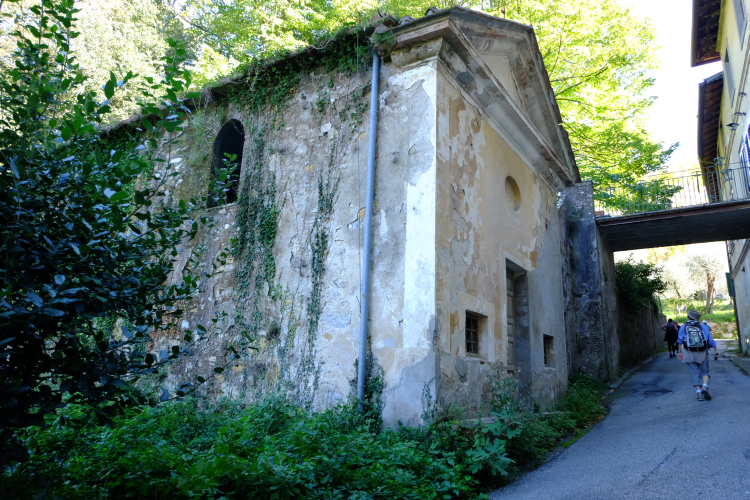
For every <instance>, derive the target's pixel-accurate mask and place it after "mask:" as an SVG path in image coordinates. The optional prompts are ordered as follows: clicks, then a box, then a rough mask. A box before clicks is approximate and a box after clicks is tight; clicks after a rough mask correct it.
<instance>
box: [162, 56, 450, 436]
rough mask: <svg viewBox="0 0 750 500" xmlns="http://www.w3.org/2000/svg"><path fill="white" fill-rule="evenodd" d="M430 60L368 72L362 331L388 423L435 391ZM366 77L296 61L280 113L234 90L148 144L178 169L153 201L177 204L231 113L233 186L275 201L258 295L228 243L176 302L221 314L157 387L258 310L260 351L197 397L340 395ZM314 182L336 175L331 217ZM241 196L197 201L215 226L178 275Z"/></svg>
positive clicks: (350, 377)
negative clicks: (235, 123) (236, 135)
mask: <svg viewBox="0 0 750 500" xmlns="http://www.w3.org/2000/svg"><path fill="white" fill-rule="evenodd" d="M436 75H437V63H436V61H434V60H432V61H426V62H422V63H419V64H416V65H414V66H413V67H410V68H403V69H401V68H398V67H396V66H395V65H393V64H390V63H388V64H384V65H383V66H382V69H381V73H380V86H381V91H380V103H379V107H380V109H379V111H380V117H379V122H378V141H377V143H378V151H377V160H376V163H377V165H376V178H375V182H376V185H375V210H374V215H373V252H372V275H371V276H372V288H371V301H370V325H369V328H370V338H369V340H370V347H371V350H372V354H373V359H374V362H375V365H376V366H375V370H374V371H373V374H377V373H378V371H379V370H382V377H383V380H384V382H385V384H384V393H383V401H384V403H385V406H384V409H383V416H384V418H385V420H386V422H387V423H389V424H391V425H394V424H395V423H396V422H397V421H399V420H401V421H403V422H404V423H406V424H416V423H420V422H421V415H422V411H423V397H422V395H423V391H424V389H425V388H429V389H430V390H431V392H432V394H435V391H436V388H435V383H436V374H437V372H436V366H437V365H436V359H437V358H436V356H435V352H434V348H433V337H434V334H435V330H436V316H435V267H436V256H435V250H434V249H435V231H436V228H435V198H436V195H435V192H436V191H435V190H436V162H435V142H436V139H435V137H436V118H435V108H436V103H435V101H436ZM369 77H370V74H369V73H368V72H367V71H362V72H361V73H360V74H359V75H354V76H352V77H345V76H342V75H338V74H332V75H331V74H317V75H315V74H311V75H303V78H302V81H301V84H300V86H299V89H298V91H297V92H296V94H295V95H294V96H293V97H292V98H291V99H290V100H289V102H288V103H287V106H286V107H285V108H284V110H283V113H282V114H281V115H280V116H273V113H271V112H269V111H268V110H264V112H261V113H249V112H247V111H246V110H245V109H244V108H243V106H242V102H241V101H240V102H234V101H228V100H226V99H225V100H222V101H221V102H219V103H213V104H210V105H208V106H207V107H206V108H205V109H203V110H202V111H200V113H198V114H196V116H195V117H193V118H191V121H190V123H186V130H185V132H184V135H185V137H183V138H182V139H183V141H182V142H181V143H179V144H176V145H175V144H172V147H171V148H168V147H167V146H168V145H169V141H168V139H170V137H168V136H164V137H163V138H162V145H161V146H160V149H159V150H158V151H157V153H158V156H160V157H161V158H162V159H164V160H165V162H164V163H162V164H160V166H159V167H158V168H162V169H164V165H171V167H172V169H174V170H176V171H177V176H176V177H174V178H173V179H172V180H170V183H169V184H168V185H167V187H166V189H165V194H166V196H165V202H167V203H176V202H178V200H179V199H188V198H189V197H191V196H199V195H200V194H205V193H206V189H207V185H208V181H209V172H210V166H211V150H212V147H213V141H214V139H215V137H216V134H217V133H218V131H219V129H220V128H221V126H222V125H223V124H225V123H226V122H227V121H228V120H232V119H236V120H239V121H240V122H241V123H242V124H243V126H244V129H245V146H244V153H243V165H242V180H241V183H240V191H242V190H243V189H249V196H259V194H258V192H259V191H263V190H264V189H265V190H269V192H272V195H268V196H270V197H272V198H273V197H274V196H275V202H276V203H278V206H279V207H280V208H279V214H278V219H277V221H278V222H277V227H276V234H275V238H274V241H273V245H272V255H273V262H274V265H275V272H274V275H273V277H272V280H271V282H269V283H264V284H263V285H262V287H261V290H262V298H261V300H260V301H258V302H257V303H256V302H255V298H256V296H258V294H257V293H255V288H254V279H255V276H256V275H257V272H256V273H253V272H250V273H248V272H247V264H246V263H244V262H242V261H241V260H242V259H240V258H238V257H236V256H231V255H230V257H229V259H228V260H227V263H226V265H225V266H222V267H221V268H220V269H219V271H222V272H221V273H220V274H216V275H214V276H212V277H210V278H207V279H205V280H204V282H203V283H202V290H201V293H200V294H198V295H197V296H196V297H195V299H194V300H193V301H192V302H191V303H189V304H186V305H185V307H184V309H185V311H186V314H185V317H184V318H183V319H182V320H181V321H182V326H183V327H184V328H190V329H192V330H193V331H195V328H196V325H204V326H207V327H208V326H209V325H211V318H212V317H219V318H220V319H219V321H218V323H217V324H216V326H215V327H214V328H213V329H211V328H209V332H207V333H206V334H204V340H203V341H202V342H199V343H198V345H197V346H196V347H195V348H194V349H193V352H194V356H191V357H188V358H185V359H183V360H182V361H180V362H177V363H175V365H174V366H173V367H172V368H171V369H170V371H169V373H168V376H167V378H166V379H163V380H159V381H156V383H157V384H159V386H160V387H161V386H164V387H170V388H175V387H178V386H179V385H180V384H181V383H182V382H183V381H184V380H186V378H187V377H188V375H191V374H200V375H202V376H204V377H208V375H210V374H211V373H212V370H213V368H214V367H216V366H221V365H223V364H224V363H225V362H226V361H227V357H226V355H227V351H226V348H227V347H228V346H229V345H231V344H232V343H233V342H234V341H236V340H237V339H238V338H240V336H241V331H242V330H245V329H247V328H248V326H253V325H256V326H257V327H258V328H257V331H256V332H254V336H255V338H256V342H255V346H256V347H257V348H258V350H257V351H256V352H251V353H249V354H248V355H246V356H244V357H242V358H240V359H238V360H236V361H235V362H233V363H231V364H232V365H233V366H232V368H231V369H229V370H227V371H224V372H223V373H221V374H219V375H216V376H215V377H214V378H213V379H212V380H211V381H210V382H209V384H208V386H207V389H206V390H207V392H208V394H209V395H210V396H212V397H220V396H229V397H235V398H243V399H245V400H248V401H251V400H254V399H257V398H260V397H262V396H263V395H266V394H269V393H270V392H273V391H279V390H282V391H284V392H286V393H287V394H292V395H293V396H295V397H297V398H298V399H299V400H300V401H301V402H307V403H309V404H311V405H312V408H315V409H323V408H326V407H330V406H333V405H336V404H339V403H342V402H344V401H345V400H346V398H347V397H348V396H349V395H350V391H351V389H352V387H353V383H354V381H355V380H356V369H355V361H356V359H357V350H358V344H359V337H358V332H359V322H360V311H359V307H360V305H359V302H360V284H361V281H360V273H361V255H362V239H363V231H362V229H363V218H364V197H365V189H366V168H367V144H368V141H369V134H370V130H369V127H368V121H367V116H368V114H369V109H367V106H366V103H367V102H369V86H368V83H369ZM363 88H364V89H365V91H364V92H363V93H361V92H360V94H361V95H360V96H359V97H357V92H358V91H361V90H362V89H363ZM355 101H356V102H355ZM363 103H364V106H363ZM357 106H360V109H361V111H362V115H361V116H362V117H364V119H363V120H362V121H361V122H360V123H356V122H353V121H352V119H350V118H349V116H350V113H351V111H352V110H353V109H357ZM320 108H324V109H323V111H321V110H320ZM171 138H172V139H173V138H174V137H171ZM258 144H260V146H259V145H258ZM255 164H260V165H261V170H262V175H261V179H262V182H260V184H259V185H258V186H248V185H247V183H248V182H249V181H248V178H249V175H250V174H249V172H248V171H249V170H252V167H253V165H255ZM256 181H257V179H256ZM256 181H254V182H256ZM334 184H335V188H334V187H332V186H334ZM321 185H323V189H324V190H325V189H329V188H330V189H335V193H334V195H333V209H332V211H331V214H330V217H328V218H323V217H321V215H320V213H319V211H320V206H321V205H320V200H321V195H320V189H321ZM326 186H328V187H326ZM242 210H245V208H244V207H243V205H242V203H241V202H238V203H232V204H229V205H225V206H221V207H217V208H213V209H208V210H207V211H206V212H205V215H206V216H207V217H208V218H209V219H210V220H211V221H212V222H213V227H211V228H205V229H202V230H201V233H200V235H199V237H198V238H197V240H196V241H194V242H188V243H186V246H185V249H184V251H183V253H182V254H181V255H180V257H179V259H178V262H177V265H176V267H175V279H178V278H179V275H180V273H181V271H182V269H183V268H184V266H185V265H186V264H187V261H188V258H189V257H190V255H191V252H192V251H193V250H195V249H196V248H198V246H204V247H205V251H204V252H203V254H202V256H201V258H200V262H201V268H203V269H209V268H210V267H211V263H212V262H214V260H215V258H216V257H217V256H219V255H220V254H221V252H222V251H225V249H227V248H229V247H230V246H231V241H230V240H231V239H232V238H238V236H239V234H240V233H241V232H242V228H241V227H239V225H238V224H239V222H238V221H240V219H241V217H240V215H241V213H242ZM321 232H324V233H325V234H326V235H327V240H328V243H327V245H326V247H325V249H324V251H323V253H322V259H323V260H322V263H323V266H324V270H323V272H322V273H321V274H320V284H319V295H320V311H319V313H318V318H317V320H318V325H319V326H318V328H317V331H311V330H313V328H312V327H311V324H312V323H313V317H312V316H314V315H315V312H314V311H312V310H311V306H310V304H311V300H312V299H311V296H312V295H314V293H315V276H313V274H314V270H313V269H312V268H313V267H315V265H314V259H315V256H314V255H313V253H314V251H315V250H314V246H315V241H316V239H315V238H316V235H317V234H320V233H321ZM247 258H248V257H247V256H245V257H244V259H247ZM243 266H244V268H243ZM243 269H245V271H243ZM243 290H244V291H243ZM269 292H270V293H269ZM313 309H314V308H313ZM222 313H225V314H226V315H225V316H223V317H221V314H222ZM217 314H218V315H219V316H216V315H217ZM174 335H176V333H174V334H173V333H167V334H165V335H163V336H162V337H161V338H160V339H158V341H157V342H156V343H155V345H154V346H153V350H154V351H156V352H158V351H160V350H162V349H169V347H170V345H171V344H173V343H174Z"/></svg>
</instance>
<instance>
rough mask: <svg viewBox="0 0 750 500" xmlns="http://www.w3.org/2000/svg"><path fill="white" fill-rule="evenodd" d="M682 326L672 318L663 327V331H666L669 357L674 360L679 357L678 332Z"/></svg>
mask: <svg viewBox="0 0 750 500" xmlns="http://www.w3.org/2000/svg"><path fill="white" fill-rule="evenodd" d="M679 328H680V325H678V324H677V323H675V322H674V320H672V318H669V320H668V321H667V322H666V323H664V325H662V327H661V329H662V330H664V342H666V343H667V346H668V347H669V357H670V358H674V357H676V356H677V332H678V329H679Z"/></svg>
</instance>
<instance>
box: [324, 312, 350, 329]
mask: <svg viewBox="0 0 750 500" xmlns="http://www.w3.org/2000/svg"><path fill="white" fill-rule="evenodd" d="M323 321H325V323H326V324H327V325H330V326H331V327H333V328H345V327H347V326H349V325H351V324H352V317H351V316H344V315H342V314H324V315H323Z"/></svg>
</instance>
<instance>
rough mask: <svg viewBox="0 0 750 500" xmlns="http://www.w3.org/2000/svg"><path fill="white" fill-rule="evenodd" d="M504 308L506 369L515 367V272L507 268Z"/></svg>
mask: <svg viewBox="0 0 750 500" xmlns="http://www.w3.org/2000/svg"><path fill="white" fill-rule="evenodd" d="M505 283H506V287H505V295H506V299H505V302H506V304H505V306H506V307H505V309H506V311H507V318H508V369H509V370H512V369H515V367H516V301H515V299H516V297H515V295H516V293H515V289H516V287H515V274H514V273H513V271H511V270H510V269H508V270H507V271H506V276H505Z"/></svg>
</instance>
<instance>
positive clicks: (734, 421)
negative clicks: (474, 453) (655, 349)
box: [490, 354, 750, 500]
mask: <svg viewBox="0 0 750 500" xmlns="http://www.w3.org/2000/svg"><path fill="white" fill-rule="evenodd" d="M711 359H712V361H710V374H711V380H710V382H709V388H710V392H711V395H712V396H713V399H712V400H711V401H704V402H700V401H696V399H695V389H694V388H693V387H692V386H691V382H690V377H689V374H688V371H687V368H686V367H685V366H684V365H683V364H682V363H680V362H679V361H678V360H677V359H676V358H672V359H670V358H669V355H668V354H662V355H661V356H659V357H658V358H656V359H655V360H653V361H651V362H649V363H647V364H646V365H645V366H643V367H642V368H641V369H640V370H638V371H637V372H636V373H635V374H634V375H633V376H632V377H631V378H629V379H628V380H626V381H625V383H624V384H623V385H622V386H621V387H620V389H619V390H617V391H616V392H614V393H613V404H612V406H611V411H610V413H609V415H608V416H607V417H606V418H605V419H604V420H602V421H601V422H600V423H599V424H597V425H596V426H595V427H594V428H593V429H591V430H590V431H589V432H588V433H587V434H586V435H584V436H583V437H582V438H581V439H579V440H578V441H576V442H575V443H574V444H573V445H571V446H570V447H569V448H567V449H566V450H564V451H562V452H560V453H558V454H557V455H555V456H554V457H552V458H551V459H550V460H549V461H548V462H547V463H546V464H545V465H543V466H542V467H540V468H539V469H537V470H535V471H533V472H530V473H528V474H526V475H524V476H523V477H521V478H520V479H519V480H518V481H516V482H514V483H512V484H511V485H509V486H507V487H506V488H503V489H500V490H497V491H495V492H493V493H491V494H490V500H500V499H514V500H518V499H534V500H540V499H560V500H567V499H570V500H574V499H575V500H588V499H606V500H613V499H620V498H622V499H649V500H652V499H662V498H663V499H672V498H674V499H693V498H699V499H710V500H719V499H732V500H738V499H740V500H741V499H747V500H750V376H747V375H744V374H743V373H742V372H740V370H739V369H738V368H737V367H736V366H735V365H734V363H732V362H731V361H729V360H727V359H726V358H724V357H722V358H721V359H719V361H713V357H711Z"/></svg>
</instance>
